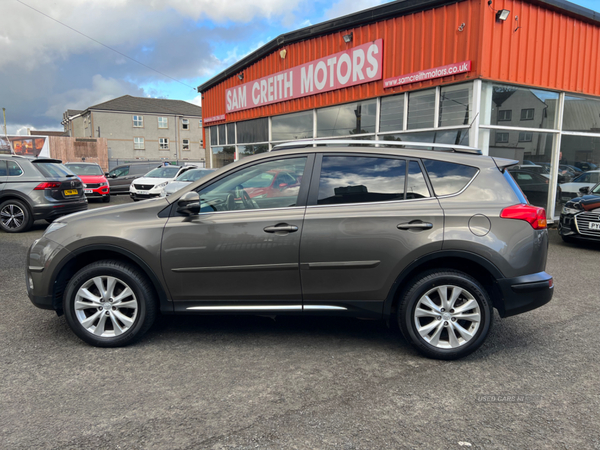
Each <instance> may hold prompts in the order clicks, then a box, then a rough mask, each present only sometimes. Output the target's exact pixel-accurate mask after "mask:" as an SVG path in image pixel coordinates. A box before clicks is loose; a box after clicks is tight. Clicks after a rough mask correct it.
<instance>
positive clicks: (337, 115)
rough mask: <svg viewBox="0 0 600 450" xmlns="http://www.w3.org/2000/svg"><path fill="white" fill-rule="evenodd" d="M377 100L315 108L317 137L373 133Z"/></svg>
mask: <svg viewBox="0 0 600 450" xmlns="http://www.w3.org/2000/svg"><path fill="white" fill-rule="evenodd" d="M376 114H377V101H376V100H375V99H373V100H366V101H364V102H359V103H348V104H346V105H339V106H331V107H328V108H322V109H317V137H335V136H349V135H353V134H367V133H375V117H376Z"/></svg>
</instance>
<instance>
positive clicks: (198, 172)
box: [175, 169, 212, 181]
mask: <svg viewBox="0 0 600 450" xmlns="http://www.w3.org/2000/svg"><path fill="white" fill-rule="evenodd" d="M211 172H212V170H210V169H192V170H188V171H187V172H185V173H182V174H181V175H179V176H178V177H177V178H176V179H175V181H196V180H199V179H200V178H202V177H203V176H204V175H208V174H209V173H211Z"/></svg>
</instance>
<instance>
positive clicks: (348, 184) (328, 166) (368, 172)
mask: <svg viewBox="0 0 600 450" xmlns="http://www.w3.org/2000/svg"><path fill="white" fill-rule="evenodd" d="M405 176H406V161H405V160H403V159H396V158H374V157H363V156H324V157H323V162H322V164H321V177H320V179H319V194H318V199H317V204H319V205H333V204H340V203H371V202H384V201H394V200H404V189H405V186H404V184H405V183H404V180H405Z"/></svg>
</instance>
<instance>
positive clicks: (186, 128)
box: [181, 119, 190, 130]
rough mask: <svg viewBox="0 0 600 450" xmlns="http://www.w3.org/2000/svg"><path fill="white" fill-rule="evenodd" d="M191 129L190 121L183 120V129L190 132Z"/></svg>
mask: <svg viewBox="0 0 600 450" xmlns="http://www.w3.org/2000/svg"><path fill="white" fill-rule="evenodd" d="M189 128H190V121H189V120H188V119H181V129H183V130H189Z"/></svg>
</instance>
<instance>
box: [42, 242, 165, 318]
mask: <svg viewBox="0 0 600 450" xmlns="http://www.w3.org/2000/svg"><path fill="white" fill-rule="evenodd" d="M104 259H116V260H118V261H124V262H128V263H130V264H133V265H134V266H136V267H138V268H139V269H140V270H142V272H143V273H144V274H145V275H146V276H147V277H148V279H149V280H150V282H151V283H152V286H153V287H154V289H155V291H156V294H157V296H158V299H159V304H160V310H161V311H165V312H166V311H172V309H173V305H172V303H171V302H170V301H169V300H168V297H167V293H166V290H165V288H164V287H163V285H162V283H161V282H160V280H159V279H158V277H157V276H156V274H155V273H154V272H153V271H152V269H151V268H150V266H148V264H147V263H146V262H145V261H144V260H143V259H142V258H140V257H139V256H138V255H136V254H135V253H133V252H131V251H129V250H126V249H124V248H122V247H118V246H116V245H110V244H109V245H106V244H103V245H89V246H85V247H81V248H78V249H77V250H74V251H73V252H71V253H70V255H69V258H65V259H64V260H63V261H62V262H61V264H60V265H59V266H58V267H57V268H56V269H55V270H54V273H53V274H52V279H53V280H54V287H53V291H52V303H53V306H54V309H55V310H56V311H60V312H62V299H63V295H64V292H65V289H66V287H67V284H68V282H69V280H70V279H71V278H72V277H73V275H75V273H76V272H77V271H78V270H79V269H81V268H83V267H85V266H87V265H88V264H91V263H93V262H96V261H101V260H104Z"/></svg>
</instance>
